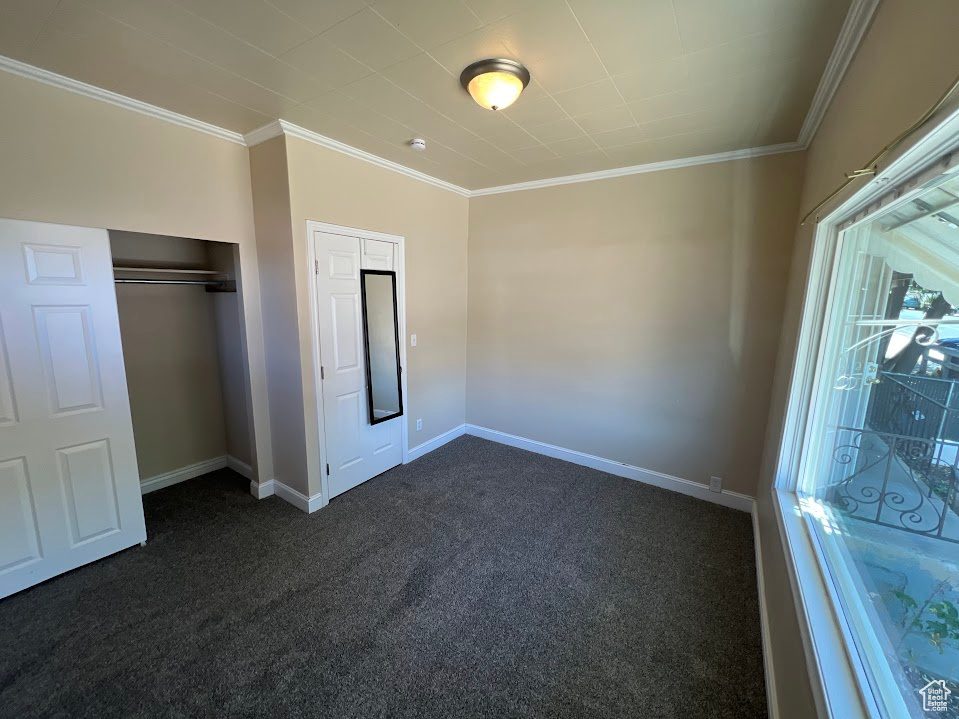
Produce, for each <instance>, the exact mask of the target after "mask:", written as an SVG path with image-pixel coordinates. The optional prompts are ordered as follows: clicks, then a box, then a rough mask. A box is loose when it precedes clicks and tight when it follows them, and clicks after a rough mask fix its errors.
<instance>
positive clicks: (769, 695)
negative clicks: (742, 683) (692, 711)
mask: <svg viewBox="0 0 959 719" xmlns="http://www.w3.org/2000/svg"><path fill="white" fill-rule="evenodd" d="M752 514H753V545H754V546H755V547H756V589H757V591H758V593H759V625H760V628H761V629H762V635H763V668H764V670H765V677H766V706H767V712H768V714H769V719H779V699H778V698H777V697H776V671H775V668H774V667H773V647H772V639H771V637H770V636H769V613H768V612H767V611H766V581H765V578H764V576H763V550H762V546H760V543H759V512H758V510H757V508H756V503H755V502H753V510H752Z"/></svg>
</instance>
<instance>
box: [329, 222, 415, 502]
mask: <svg viewBox="0 0 959 719" xmlns="http://www.w3.org/2000/svg"><path fill="white" fill-rule="evenodd" d="M313 241H314V243H315V250H316V258H317V283H316V287H317V298H316V300H317V301H316V306H317V308H318V312H319V323H320V357H321V364H322V366H323V421H324V426H325V434H326V452H327V458H326V461H327V464H328V465H329V482H328V485H329V491H330V498H332V497H335V496H336V495H338V494H342V493H343V492H345V491H347V490H348V489H352V488H353V487H355V486H356V485H358V484H361V483H362V482H365V481H366V480H368V479H371V478H372V477H375V476H376V475H378V474H382V473H383V472H385V471H386V470H388V469H390V468H392V467H395V466H396V465H398V464H400V463H401V462H402V461H403V444H402V425H401V424H400V422H402V421H404V418H402V417H398V418H396V419H394V420H390V421H389V422H382V423H380V424H377V425H371V424H370V421H369V405H368V400H367V393H368V392H369V388H368V387H367V385H366V358H365V353H364V348H363V325H362V322H363V310H362V306H361V304H360V302H361V299H360V269H361V268H362V267H363V261H364V260H363V257H364V254H365V252H364V250H363V248H362V247H361V241H360V239H359V238H357V237H347V236H344V235H334V234H329V233H325V232H315V233H314V237H313ZM367 242H369V240H367ZM378 244H379V245H388V246H389V248H388V250H389V253H390V258H392V252H393V243H389V242H378ZM376 250H377V257H378V259H377V266H378V267H383V265H384V263H385V262H386V259H385V253H386V251H387V248H384V247H377V248H376ZM389 264H390V266H392V259H390V260H389Z"/></svg>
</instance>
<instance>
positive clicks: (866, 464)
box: [826, 373, 959, 543]
mask: <svg viewBox="0 0 959 719" xmlns="http://www.w3.org/2000/svg"><path fill="white" fill-rule="evenodd" d="M954 385H955V382H953V381H949V380H941V379H936V378H930V377H922V376H916V375H898V374H892V373H882V374H881V375H880V382H879V383H878V384H876V385H875V386H874V387H873V390H872V394H871V397H870V402H869V406H868V408H867V410H866V417H865V428H862V427H837V428H836V435H835V436H836V442H835V445H834V447H833V452H832V458H831V459H832V461H833V462H834V467H835V469H836V470H837V471H836V473H835V475H834V477H835V479H834V483H832V484H831V486H830V487H829V489H828V492H827V495H826V499H827V501H829V502H830V503H831V504H832V505H833V506H834V507H836V508H837V509H839V510H840V511H841V512H843V513H844V514H847V515H849V516H851V517H854V518H856V519H860V520H863V521H866V522H870V523H873V524H879V525H883V526H887V527H892V528H895V529H902V530H905V531H909V532H913V533H915V534H920V535H925V536H928V537H934V538H936V539H942V540H945V541H949V542H955V543H959V406H957V405H959V391H954Z"/></svg>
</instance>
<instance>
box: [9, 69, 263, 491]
mask: <svg viewBox="0 0 959 719" xmlns="http://www.w3.org/2000/svg"><path fill="white" fill-rule="evenodd" d="M0 106H2V108H3V109H2V112H0V158H2V171H0V217H10V218H16V219H23V220H35V221H41V222H57V223H64V224H69V225H80V226H85V227H99V228H104V229H115V230H130V231H137V232H148V233H153V234H160V235H173V236H182V237H194V238H200V239H210V240H219V241H229V242H236V243H238V244H239V250H240V259H241V263H242V265H241V266H242V273H243V276H242V277H241V286H242V299H243V305H242V311H243V320H242V323H241V331H242V335H243V336H242V341H243V343H244V345H246V346H248V347H249V350H250V353H249V366H248V367H247V374H248V376H249V379H250V402H251V409H252V416H254V417H255V418H257V421H256V426H257V432H256V438H255V442H256V455H257V456H256V457H255V458H254V461H255V462H257V463H258V464H259V470H260V472H261V473H262V474H263V475H264V479H268V478H270V477H272V474H273V469H272V457H271V448H270V427H269V424H268V422H267V421H266V417H267V414H266V407H267V404H266V403H267V397H266V380H265V368H264V363H263V341H262V333H263V331H262V327H261V320H260V299H259V283H258V279H257V271H256V250H255V240H254V232H253V208H252V202H251V192H250V167H249V159H248V153H247V149H246V148H245V147H243V146H241V145H237V144H235V143H231V142H227V141H224V140H222V139H219V138H215V137H212V136H210V135H206V134H204V133H200V132H196V131H194V130H189V129H186V128H183V127H179V126H176V125H172V124H170V123H168V122H164V121H162V120H157V119H153V118H149V117H146V116H144V115H141V114H138V113H135V112H131V111H129V110H124V109H121V108H118V107H115V106H113V105H108V104H106V103H103V102H99V101H96V100H91V99H88V98H84V97H81V96H78V95H76V94H74V93H71V92H67V91H64V90H59V89H56V88H53V87H50V86H47V85H43V84H41V83H37V82H34V81H31V80H26V79H24V78H20V77H17V76H14V75H10V74H7V73H2V72H0Z"/></svg>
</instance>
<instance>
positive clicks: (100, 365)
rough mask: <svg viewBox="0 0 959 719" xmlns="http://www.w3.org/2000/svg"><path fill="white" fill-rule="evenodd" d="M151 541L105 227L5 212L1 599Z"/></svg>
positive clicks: (0, 294)
mask: <svg viewBox="0 0 959 719" xmlns="http://www.w3.org/2000/svg"><path fill="white" fill-rule="evenodd" d="M144 539H146V529H145V527H144V523H143V505H142V501H141V499H140V479H139V475H138V472H137V461H136V452H135V450H134V445H133V425H132V423H131V420H130V402H129V399H128V397H127V384H126V375H125V373H124V368H123V354H122V350H121V346H120V327H119V323H118V320H117V303H116V295H115V294H114V289H113V267H112V261H111V257H110V241H109V239H108V236H107V233H106V231H105V230H92V229H85V228H79V227H64V226H61V225H48V224H41V223H35V222H21V221H15V220H2V219H0V597H2V596H7V595H9V594H12V593H14V592H17V591H20V590H21V589H24V588H26V587H29V586H31V585H33V584H36V583H37V582H41V581H43V580H44V579H48V578H50V577H53V576H55V575H57V574H60V573H62V572H65V571H67V570H69V569H74V568H75V567H79V566H80V565H82V564H86V563H87V562H91V561H93V560H95V559H100V558H101V557H105V556H106V555H108V554H112V553H113V552H117V551H119V550H121V549H124V548H126V547H129V546H131V545H133V544H136V543H138V542H141V541H143V540H144Z"/></svg>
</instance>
